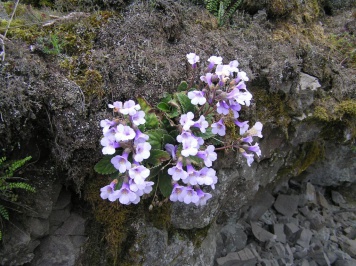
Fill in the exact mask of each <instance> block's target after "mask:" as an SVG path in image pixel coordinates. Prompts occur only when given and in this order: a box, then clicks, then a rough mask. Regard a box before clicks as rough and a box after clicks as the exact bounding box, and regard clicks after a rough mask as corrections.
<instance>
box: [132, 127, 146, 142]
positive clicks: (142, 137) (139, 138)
mask: <svg viewBox="0 0 356 266" xmlns="http://www.w3.org/2000/svg"><path fill="white" fill-rule="evenodd" d="M149 138H150V137H149V136H148V135H146V134H144V133H142V132H141V131H140V130H139V129H136V136H135V140H134V144H135V145H137V144H139V143H143V142H146V141H147V140H148V139H149Z"/></svg>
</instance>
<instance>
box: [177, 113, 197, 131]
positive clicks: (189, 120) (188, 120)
mask: <svg viewBox="0 0 356 266" xmlns="http://www.w3.org/2000/svg"><path fill="white" fill-rule="evenodd" d="M193 119H194V114H193V113H192V112H188V113H187V114H184V115H182V116H181V117H180V120H179V122H180V124H181V125H182V126H183V129H184V130H189V129H190V127H191V126H192V125H194V121H193Z"/></svg>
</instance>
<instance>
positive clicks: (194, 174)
mask: <svg viewBox="0 0 356 266" xmlns="http://www.w3.org/2000/svg"><path fill="white" fill-rule="evenodd" d="M187 173H188V177H187V178H186V179H184V180H182V181H183V183H184V184H190V185H196V184H197V178H198V177H199V171H197V170H195V169H194V167H193V166H192V165H191V164H188V165H187Z"/></svg>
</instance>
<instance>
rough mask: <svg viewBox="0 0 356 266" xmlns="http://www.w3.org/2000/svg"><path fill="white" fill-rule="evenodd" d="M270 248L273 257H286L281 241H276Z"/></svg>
mask: <svg viewBox="0 0 356 266" xmlns="http://www.w3.org/2000/svg"><path fill="white" fill-rule="evenodd" d="M270 250H271V253H272V255H273V258H275V259H284V258H285V257H286V250H285V248H284V245H283V244H281V243H276V244H275V245H273V246H272V247H271V249H270Z"/></svg>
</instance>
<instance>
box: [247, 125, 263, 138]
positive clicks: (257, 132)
mask: <svg viewBox="0 0 356 266" xmlns="http://www.w3.org/2000/svg"><path fill="white" fill-rule="evenodd" d="M262 128H263V125H262V123H261V122H256V123H255V124H254V126H253V127H252V128H250V129H249V130H248V131H247V135H248V136H252V137H254V136H256V137H259V138H262V137H263V136H262Z"/></svg>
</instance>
